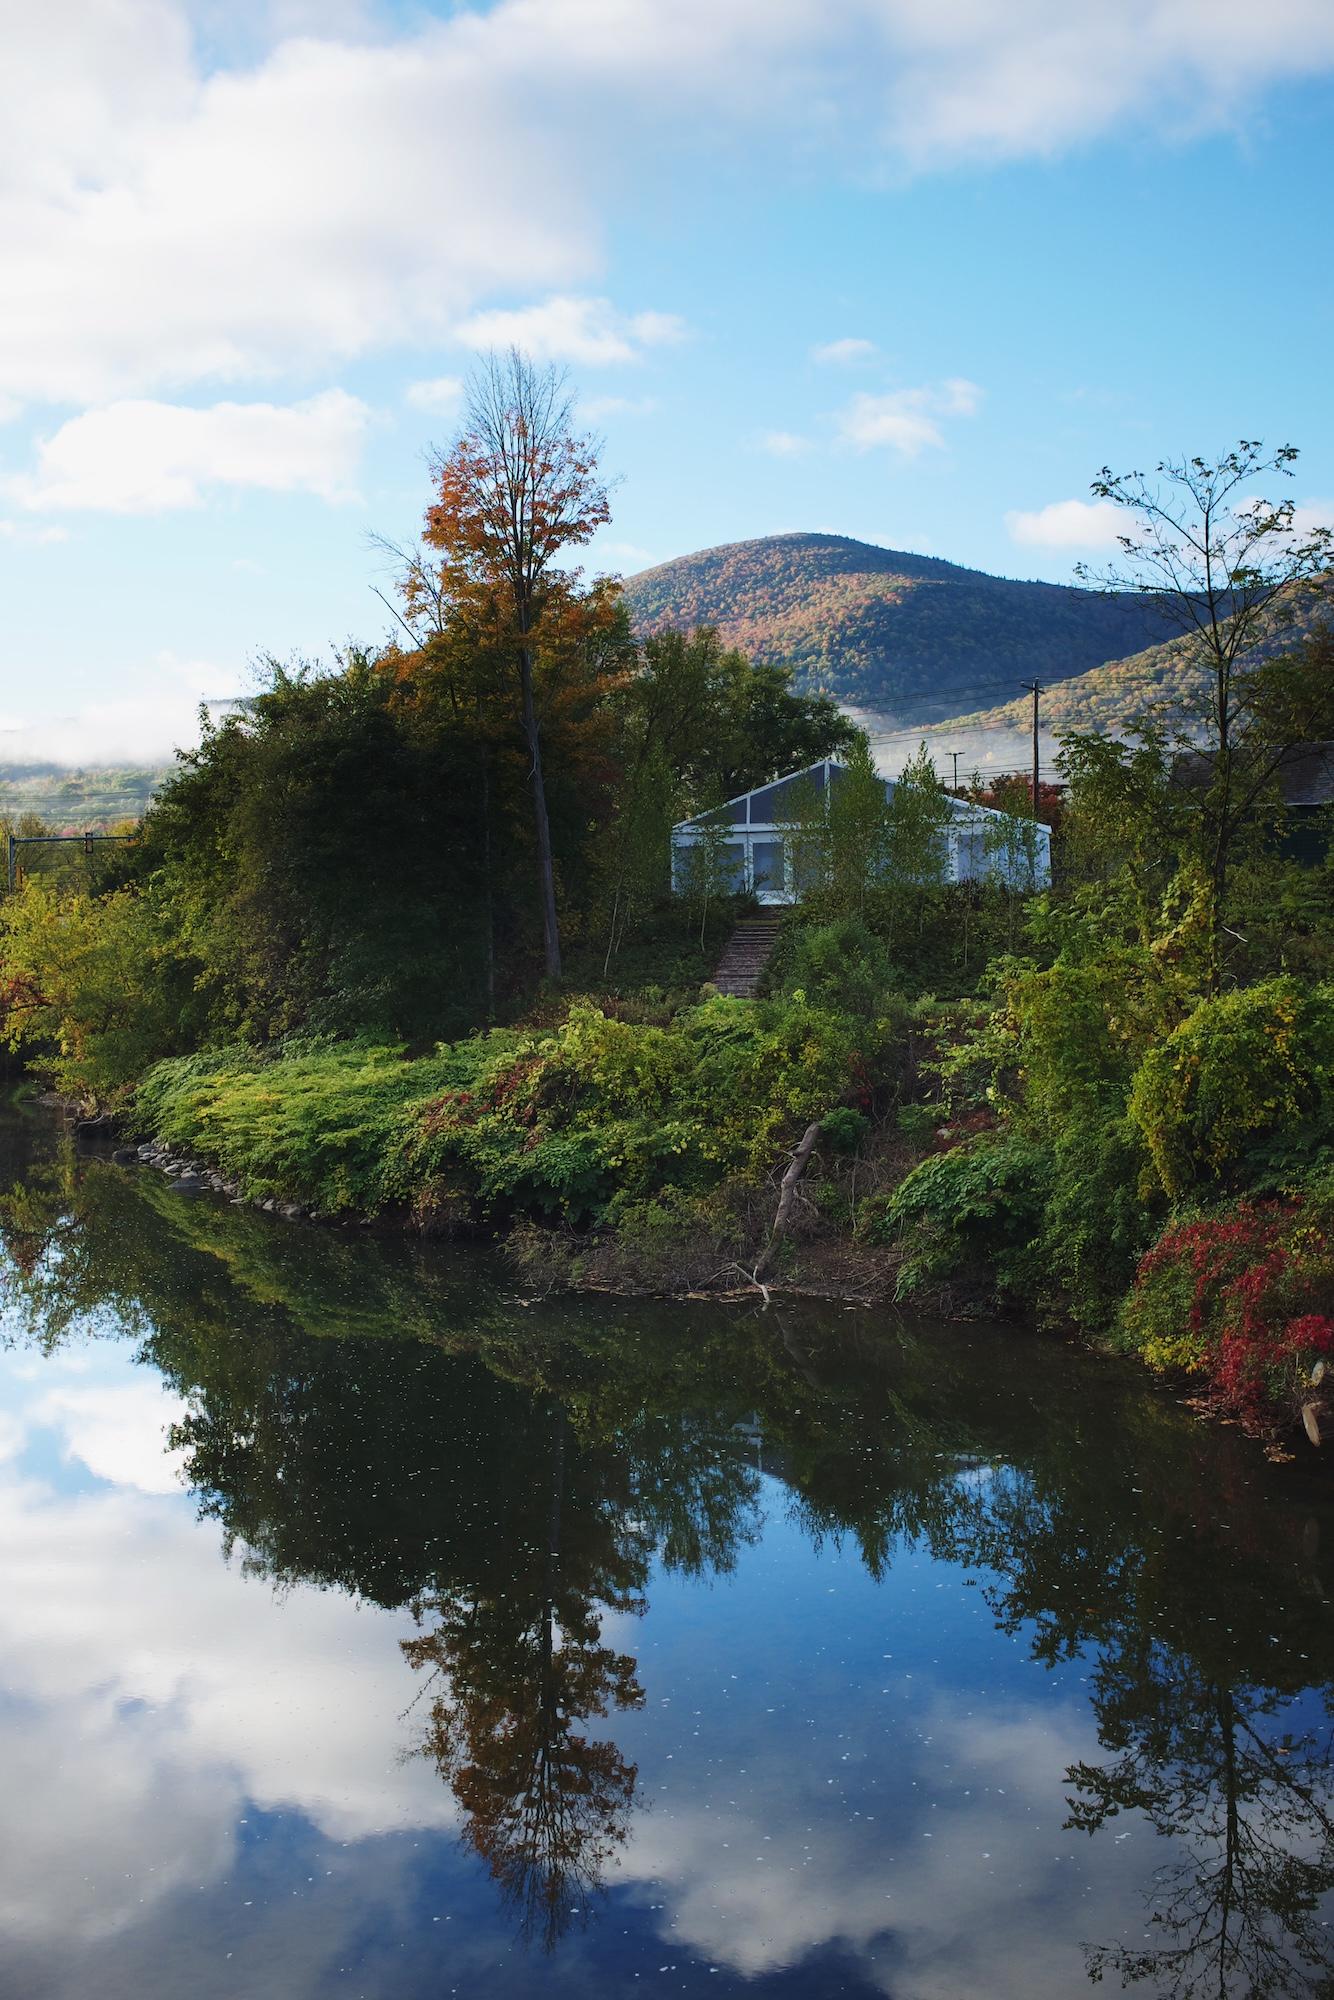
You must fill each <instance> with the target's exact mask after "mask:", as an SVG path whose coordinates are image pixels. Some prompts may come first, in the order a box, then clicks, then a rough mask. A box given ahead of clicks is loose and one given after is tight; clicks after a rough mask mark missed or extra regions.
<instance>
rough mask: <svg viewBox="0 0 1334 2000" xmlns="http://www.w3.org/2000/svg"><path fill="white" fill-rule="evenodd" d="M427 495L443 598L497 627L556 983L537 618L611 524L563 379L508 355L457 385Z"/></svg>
mask: <svg viewBox="0 0 1334 2000" xmlns="http://www.w3.org/2000/svg"><path fill="white" fill-rule="evenodd" d="M432 473H433V476H434V479H435V484H436V498H435V500H434V502H433V503H432V505H431V506H430V507H429V508H428V509H427V512H426V527H425V540H426V542H427V543H428V544H429V545H430V546H431V547H432V548H434V549H438V550H439V551H440V553H441V556H442V558H443V569H444V572H445V575H446V577H447V579H448V588H449V591H450V593H451V595H452V597H453V599H454V601H455V602H456V603H459V602H468V601H469V600H470V601H471V603H472V604H473V606H474V607H475V613H476V615H477V617H478V619H479V622H481V623H482V624H484V625H490V626H491V627H492V629H496V628H497V627H498V628H499V630H500V632H501V634H502V636H503V647H504V651H505V652H506V654H507V655H508V657H509V658H510V660H511V661H512V666H513V673H512V683H511V684H512V687H513V690H514V694H515V697H516V707H517V714H518V722H519V726H520V729H521V731H522V734H523V741H524V746H525V749H526V752H527V758H528V774H529V783H530V786H531V790H532V803H533V820H534V827H535V831H536V845H537V865H538V878H539V879H538V888H539V896H540V901H541V909H542V940H543V946H544V949H545V956H546V970H547V974H548V976H549V977H550V978H553V979H554V978H559V976H560V969H561V957H560V926H559V922H558V919H557V914H556V880H555V869H554V866H553V862H552V850H551V826H550V821H549V818H548V814H547V793H546V784H545V780H544V778H543V772H542V718H541V712H540V708H539V705H538V700H537V695H536V689H535V672H534V669H535V664H536V659H537V654H538V649H539V646H540V644H541V641H542V637H543V625H544V621H545V620H547V619H548V618H551V619H553V620H554V619H556V618H559V617H560V616H561V615H562V614H563V613H564V612H566V611H567V609H568V605H569V600H570V593H571V587H572V584H573V581H574V576H575V575H577V572H574V573H571V572H570V571H569V570H565V569H562V568H560V567H559V566H558V563H557V558H558V557H559V556H560V554H561V552H562V551H563V550H565V549H569V548H576V547H578V546H580V545H581V544H583V543H585V542H587V541H589V540H590V539H591V537H592V536H593V535H594V533H595V532H596V531H597V529H598V528H600V527H601V526H602V525H603V524H604V523H605V522H606V521H608V520H609V519H610V517H611V510H610V507H609V506H608V503H607V491H606V487H605V486H604V484H603V483H602V480H601V478H600V477H599V474H598V464H597V449H596V446H595V444H594V442H593V440H592V439H590V438H588V437H580V436H578V435H576V433H575V430H574V423H573V413H572V408H571V401H570V395H569V390H568V387H567V382H566V377H565V376H564V374H563V373H562V372H561V371H560V370H559V369H556V368H551V367H548V368H544V369H539V368H536V367H535V366H534V365H533V363H532V362H531V361H530V360H529V359H528V357H527V356H526V355H523V354H521V353H519V351H518V350H517V349H515V348H511V349H510V351H509V353H508V354H506V355H503V356H497V355H492V356H491V358H490V359H489V361H488V362H487V363H486V364H485V365H484V366H483V367H482V368H481V369H480V370H479V371H478V372H477V374H476V375H474V377H473V378H472V380H471V382H470V383H469V386H468V398H467V404H466V408H465V413H464V420H463V427H462V429H461V431H460V433H459V435H458V437H457V438H456V440H455V442H454V444H453V445H452V446H451V448H450V449H449V451H447V452H446V453H444V454H443V455H442V456H440V457H439V458H437V459H436V460H435V461H434V463H433V465H432Z"/></svg>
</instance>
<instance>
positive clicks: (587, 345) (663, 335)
mask: <svg viewBox="0 0 1334 2000" xmlns="http://www.w3.org/2000/svg"><path fill="white" fill-rule="evenodd" d="M456 332H457V334H458V338H459V339H460V340H463V341H466V342H467V344H468V345H469V347H478V348H488V347H495V348H505V347H517V348H520V349H522V351H523V352H524V353H525V354H531V355H532V356H533V357H534V359H535V360H538V361H577V362H579V363H580V364H581V365H583V366H585V367H593V368H596V367H603V366H606V365H607V364H609V363H615V362H623V361H638V360H639V359H640V358H641V357H642V354H643V351H644V349H645V348H646V347H660V346H663V345H664V344H670V343H673V342H676V341H679V340H683V339H684V338H685V324H684V322H683V321H682V320H680V319H678V318H677V317H676V315H675V313H663V312H641V313H631V314H626V313H621V312H618V311H617V310H616V308H615V307H614V306H613V305H612V303H611V301H610V299H585V298H571V297H567V296H559V297H555V298H550V299H546V300H544V301H543V302H542V303H541V304H540V305H531V306H518V307H516V308H514V309H513V310H504V309H501V310H496V311H493V312H482V313H476V314H475V315H474V316H473V317H472V318H471V319H468V320H465V321H464V322H463V324H462V325H461V326H459V327H458V328H457V329H456Z"/></svg>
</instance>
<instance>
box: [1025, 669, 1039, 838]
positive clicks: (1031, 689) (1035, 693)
mask: <svg viewBox="0 0 1334 2000" xmlns="http://www.w3.org/2000/svg"><path fill="white" fill-rule="evenodd" d="M1020 686H1021V687H1022V688H1024V689H1025V690H1026V692H1027V693H1029V694H1031V695H1032V697H1033V817H1034V819H1036V818H1037V816H1038V697H1039V695H1040V694H1041V693H1042V682H1041V681H1021V682H1020Z"/></svg>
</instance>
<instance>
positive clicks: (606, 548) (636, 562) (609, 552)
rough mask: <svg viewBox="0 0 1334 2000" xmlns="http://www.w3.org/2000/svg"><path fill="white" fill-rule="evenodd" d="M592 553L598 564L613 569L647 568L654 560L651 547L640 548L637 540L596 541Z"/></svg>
mask: <svg viewBox="0 0 1334 2000" xmlns="http://www.w3.org/2000/svg"><path fill="white" fill-rule="evenodd" d="M594 555H595V556H596V558H597V561H598V563H599V564H600V565H602V566H604V567H606V568H609V569H613V570H627V569H631V570H633V569H647V568H648V566H649V564H650V563H652V562H653V561H654V560H655V558H654V555H653V551H652V549H641V548H640V546H639V544H638V542H604V541H598V542H597V543H596V544H595V545H594Z"/></svg>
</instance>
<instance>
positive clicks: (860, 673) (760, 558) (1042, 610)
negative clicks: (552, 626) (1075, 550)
mask: <svg viewBox="0 0 1334 2000" xmlns="http://www.w3.org/2000/svg"><path fill="white" fill-rule="evenodd" d="M625 601H626V603H627V605H628V606H629V609H630V615H631V618H632V620H633V622H634V626H635V629H636V631H637V633H638V634H639V635H640V636H641V637H649V636H651V635H653V634H655V633H658V632H662V631H665V630H668V629H669V628H672V627H690V626H694V625H711V626H714V627H716V629H717V630H718V632H719V633H720V635H721V637H722V638H723V640H724V642H725V644H727V645H729V646H736V647H739V648H740V649H741V650H742V651H743V652H744V653H746V654H748V655H749V657H750V658H751V659H753V660H755V661H758V662H760V663H761V664H766V665H784V666H789V667H792V668H794V669H795V671H796V673H797V676H798V679H799V681H800V682H801V683H802V684H804V685H805V686H808V687H812V688H820V689H822V690H826V691H828V692H829V693H831V694H834V695H836V696H837V697H838V698H839V699H840V700H841V701H845V702H848V703H850V704H851V705H853V706H854V707H857V708H864V709H872V710H880V711H889V712H892V713H893V714H895V715H896V716H898V717H900V718H901V719H902V720H904V721H906V722H921V721H929V720H937V719H940V718H943V717H945V716H947V715H950V714H951V713H953V712H956V711H957V710H958V709H959V708H961V707H962V706H963V705H964V704H965V703H966V702H967V700H968V697H969V696H971V695H974V694H976V693H979V692H985V691H989V690H990V689H993V688H994V689H996V690H997V691H1001V690H1003V689H1005V688H1006V687H1007V686H1008V685H1010V684H1012V683H1013V682H1015V681H1021V680H1025V679H1032V678H1033V677H1035V676H1036V677H1037V678H1038V679H1041V680H1052V681H1056V680H1067V679H1070V678H1072V677H1074V676H1075V675H1079V674H1084V673H1087V672H1088V670H1089V669H1090V668H1092V667H1097V666H1101V665H1102V664H1103V662H1104V661H1107V660H1116V659H1122V658H1124V657H1125V656H1126V655H1127V654H1130V653H1134V652H1136V651H1138V650H1140V649H1141V648H1143V647H1145V646H1148V645H1151V644H1155V643H1157V642H1158V641H1160V640H1162V639H1163V638H1164V637H1166V636H1167V634H1168V632H1169V629H1170V628H1169V627H1168V626H1167V625H1166V624H1165V623H1164V621H1163V619H1162V616H1161V613H1160V612H1159V611H1158V610H1157V609H1156V608H1155V607H1154V606H1152V605H1150V604H1147V603H1146V602H1145V601H1144V600H1143V599H1142V598H1140V597H1137V596H1136V595H1134V594H1133V593H1129V592H1125V593H1117V594H1108V593H1105V592H1100V591H1093V590H1086V589H1081V588H1079V587H1077V586H1075V585H1071V584H1053V583H1021V582H1017V581H1015V580H1013V579H1011V578H1009V577H999V576H988V575H986V574H985V573H984V572H983V571H981V570H972V569H964V568H962V567H961V566H960V565H959V564H957V563H950V562H942V561H939V560H938V559H936V558H935V557H931V556H915V555H907V554H904V553H903V552H902V551H901V550H897V549H881V548H876V547H874V546H873V545H872V544H871V543H869V542H858V541H853V540H852V539H850V538H849V537H848V536H845V535H807V534H792V535H765V536H762V537H760V538H759V539H758V540H756V541H749V542H732V543H728V544H726V545H725V546H723V547H721V548H715V549H704V550H701V551H700V552H699V553H698V554H696V555H688V556H680V557H678V558H677V559H676V560H675V561H673V562H668V563H661V564H659V566H658V567H657V568H656V569H649V570H644V571H642V572H641V573H640V574H639V575H638V576H633V577H630V578H629V579H628V581H627V582H626V585H625Z"/></svg>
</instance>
